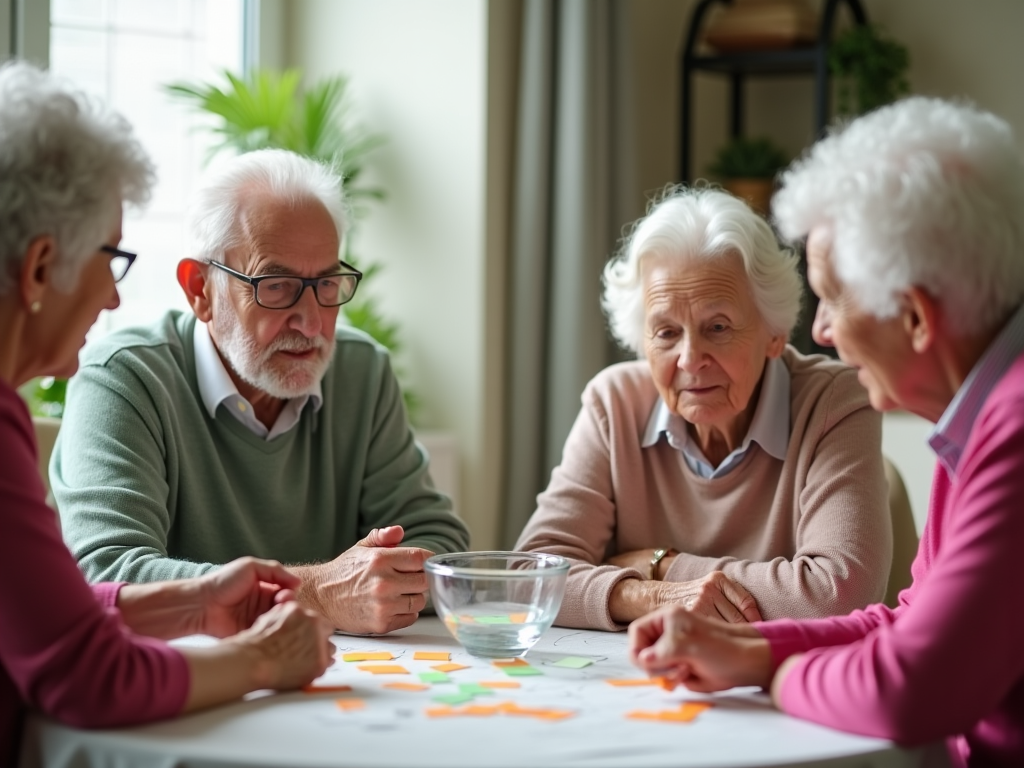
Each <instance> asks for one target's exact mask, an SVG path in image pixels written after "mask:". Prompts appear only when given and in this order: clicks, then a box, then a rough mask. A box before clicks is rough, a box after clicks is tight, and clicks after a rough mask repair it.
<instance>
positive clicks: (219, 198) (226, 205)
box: [188, 149, 347, 278]
mask: <svg viewBox="0 0 1024 768" xmlns="http://www.w3.org/2000/svg"><path fill="white" fill-rule="evenodd" d="M261 192H263V193H269V194H270V195H271V196H272V197H274V198H275V199H278V200H280V201H281V202H282V203H284V204H286V205H291V206H294V205H297V204H300V203H303V202H306V201H309V200H317V201H319V202H320V203H321V204H322V205H323V206H324V208H326V209H327V213H328V214H330V217H331V219H332V220H333V221H334V226H335V229H336V230H337V233H338V242H339V245H340V246H343V244H344V240H345V234H346V229H347V210H346V205H345V199H344V196H343V193H342V190H341V176H340V175H339V174H338V173H337V172H335V171H334V169H332V168H331V167H329V166H327V165H325V164H323V163H320V162H317V161H316V160H312V159H310V158H308V157H303V156H302V155H297V154H295V153H294V152H288V151H287V150H283V149H260V150H257V151H255V152H248V153H246V154H244V155H239V156H237V157H233V158H231V159H230V160H228V161H227V162H224V163H222V164H221V165H219V166H217V167H215V168H213V169H211V171H210V173H208V174H207V176H206V177H205V178H204V179H203V181H202V183H201V184H200V187H199V190H198V191H197V192H196V194H195V196H194V197H193V200H192V204H191V206H190V208H189V214H188V219H189V225H188V230H189V233H190V235H191V238H192V244H191V252H190V255H191V256H192V257H194V258H196V259H199V260H200V261H211V260H213V261H220V260H221V259H222V258H223V254H224V251H225V250H227V249H228V248H234V247H237V246H239V245H242V244H243V242H242V230H241V214H242V211H243V207H244V203H245V200H246V198H247V197H248V196H249V195H252V194H253V193H261ZM215 276H216V277H217V278H221V277H223V275H222V274H220V272H219V270H217V271H216V275H215Z"/></svg>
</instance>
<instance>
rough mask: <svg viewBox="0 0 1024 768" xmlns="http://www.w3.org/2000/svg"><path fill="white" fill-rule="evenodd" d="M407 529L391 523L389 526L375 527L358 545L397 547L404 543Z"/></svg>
mask: <svg viewBox="0 0 1024 768" xmlns="http://www.w3.org/2000/svg"><path fill="white" fill-rule="evenodd" d="M404 536H405V531H404V530H402V526H400V525H389V526H388V527H387V528H374V529H373V530H371V531H370V532H369V533H368V534H366V536H365V537H364V538H363V539H362V540H360V541H359V542H358V543H357V544H356V546H357V547H397V546H398V545H399V544H401V543H402V538H403V537H404Z"/></svg>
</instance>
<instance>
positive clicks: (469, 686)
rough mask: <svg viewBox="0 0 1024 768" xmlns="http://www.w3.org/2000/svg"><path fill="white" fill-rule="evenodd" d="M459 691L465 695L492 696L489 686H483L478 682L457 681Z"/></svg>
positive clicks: (492, 692)
mask: <svg viewBox="0 0 1024 768" xmlns="http://www.w3.org/2000/svg"><path fill="white" fill-rule="evenodd" d="M459 693H464V694H466V695H467V696H493V695H494V691H493V690H491V689H490V688H485V687H484V686H482V685H480V683H459Z"/></svg>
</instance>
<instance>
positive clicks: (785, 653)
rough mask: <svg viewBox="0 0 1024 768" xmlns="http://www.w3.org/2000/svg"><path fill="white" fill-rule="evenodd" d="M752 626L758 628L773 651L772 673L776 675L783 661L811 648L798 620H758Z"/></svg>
mask: <svg viewBox="0 0 1024 768" xmlns="http://www.w3.org/2000/svg"><path fill="white" fill-rule="evenodd" d="M751 626H752V627H753V628H754V629H756V630H757V631H758V632H760V633H761V635H762V636H763V637H764V639H765V640H767V641H768V647H769V649H770V650H771V653H772V675H774V674H775V673H776V672H777V671H778V669H779V667H781V666H782V662H784V661H785V660H786V659H788V658H789V657H790V656H795V655H796V654H798V653H803V652H804V651H806V650H809V646H808V644H807V642H806V638H805V637H804V633H803V632H802V631H801V630H800V626H799V624H798V622H795V621H789V620H785V619H783V620H779V621H756V622H754V623H753V624H751Z"/></svg>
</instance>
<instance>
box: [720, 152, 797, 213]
mask: <svg viewBox="0 0 1024 768" xmlns="http://www.w3.org/2000/svg"><path fill="white" fill-rule="evenodd" d="M788 164H789V157H788V156H787V155H786V153H785V152H784V151H783V150H782V149H780V148H779V147H778V146H777V145H776V144H774V143H773V142H772V141H771V139H767V138H764V137H759V138H752V139H746V138H743V137H738V138H735V139H732V140H731V141H730V142H729V143H728V144H726V145H724V146H723V147H722V148H721V149H719V150H718V153H717V154H716V155H715V159H714V160H713V161H712V163H711V165H710V166H709V167H708V173H709V174H710V175H711V176H712V177H714V178H715V179H717V180H718V181H719V182H720V183H721V185H722V188H723V189H725V190H726V191H727V192H730V193H732V194H733V195H735V196H736V197H738V198H741V199H742V200H745V201H746V202H747V203H748V204H749V205H750V207H751V208H753V209H754V210H755V211H757V212H758V213H760V214H761V215H762V216H767V215H768V211H769V206H770V202H771V197H772V192H774V191H775V176H776V174H778V172H779V171H781V170H782V169H783V168H785V167H786V166H787V165H788Z"/></svg>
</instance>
